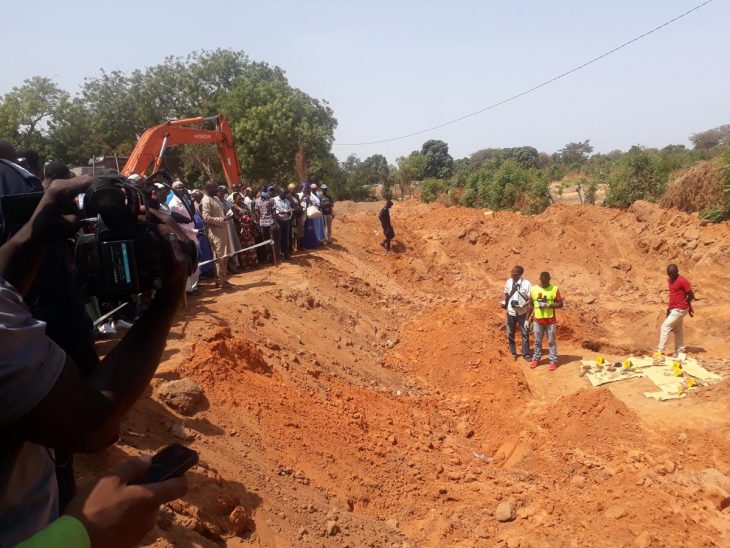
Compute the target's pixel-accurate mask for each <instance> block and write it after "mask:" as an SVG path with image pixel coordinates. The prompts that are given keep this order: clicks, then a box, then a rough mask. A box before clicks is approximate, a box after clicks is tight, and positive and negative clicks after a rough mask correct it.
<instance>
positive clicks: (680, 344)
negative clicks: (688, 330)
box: [657, 264, 695, 359]
mask: <svg viewBox="0 0 730 548" xmlns="http://www.w3.org/2000/svg"><path fill="white" fill-rule="evenodd" d="M667 276H669V279H668V280H667V282H668V283H669V304H668V305H667V318H666V319H665V320H664V323H663V324H662V329H661V332H660V334H659V346H658V347H657V356H660V355H661V356H663V355H664V347H665V346H666V345H667V339H668V338H669V333H671V332H672V331H674V346H675V348H676V354H679V353H681V352H684V331H683V328H682V320H684V317H685V316H686V315H687V314H689V315H690V316H693V315H694V311H693V310H692V301H693V300H694V298H695V294H694V292H693V291H692V286H691V285H690V284H689V280H688V279H687V278H685V277H684V276H680V275H679V268H677V265H676V264H670V265H669V266H668V267H667ZM662 359H663V358H662Z"/></svg>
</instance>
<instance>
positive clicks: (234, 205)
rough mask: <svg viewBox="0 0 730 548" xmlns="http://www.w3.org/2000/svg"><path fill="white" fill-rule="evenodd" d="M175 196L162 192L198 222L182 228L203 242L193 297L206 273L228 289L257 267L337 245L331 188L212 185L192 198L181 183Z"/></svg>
mask: <svg viewBox="0 0 730 548" xmlns="http://www.w3.org/2000/svg"><path fill="white" fill-rule="evenodd" d="M172 189H173V190H172V192H169V191H168V190H167V188H166V187H161V189H160V193H161V194H160V195H159V196H157V198H158V199H159V200H160V202H161V203H163V204H166V205H167V206H168V207H170V209H171V210H172V211H176V212H178V213H179V214H181V215H187V213H186V211H187V210H186V207H185V201H190V202H191V203H189V204H187V205H188V206H190V207H192V209H193V211H194V219H193V220H192V222H190V223H183V227H184V229H185V230H186V233H187V234H188V235H189V236H190V238H191V239H193V240H194V241H196V242H197V243H198V246H199V249H200V257H201V262H202V263H203V265H202V266H201V268H200V271H199V272H197V273H195V274H194V275H193V276H192V277H191V279H190V280H189V281H188V282H189V283H188V288H187V290H188V292H189V293H193V294H195V293H196V292H197V287H198V286H197V280H198V277H199V276H200V275H201V274H203V275H204V274H206V273H208V272H211V273H214V274H215V279H216V285H217V286H219V287H226V286H228V285H230V284H229V282H228V277H229V276H230V275H233V274H237V273H238V272H240V271H241V270H242V269H245V268H248V267H252V266H255V265H258V264H265V263H272V262H274V263H275V262H278V261H279V260H288V259H290V258H291V257H292V255H293V254H295V253H299V252H302V251H304V250H305V249H315V248H317V247H320V246H322V245H327V244H330V243H331V242H332V220H333V218H334V199H333V198H332V196H331V195H330V194H329V189H328V188H327V185H326V184H323V185H321V186H318V185H316V184H308V183H301V185H300V186H299V187H297V186H296V185H294V184H290V185H288V186H280V187H276V186H274V185H267V186H264V187H262V188H259V189H256V190H254V189H253V188H251V187H247V188H245V189H243V190H240V189H239V187H237V186H234V187H233V189H232V191H229V189H228V187H227V186H224V185H217V184H216V183H214V182H209V183H207V184H206V185H205V188H204V190H200V189H194V190H193V191H192V192H190V193H188V191H187V189H186V187H185V184H184V183H183V182H182V181H180V180H179V179H178V180H176V181H175V182H174V183H173V184H172Z"/></svg>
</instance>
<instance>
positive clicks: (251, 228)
mask: <svg viewBox="0 0 730 548" xmlns="http://www.w3.org/2000/svg"><path fill="white" fill-rule="evenodd" d="M231 198H232V199H233V203H232V204H231V211H233V222H234V223H235V224H236V232H237V233H238V241H239V242H240V243H241V249H246V248H247V247H251V246H252V245H255V244H256V231H257V230H258V225H256V221H255V220H254V218H253V215H252V214H251V210H250V209H249V208H248V207H247V206H246V202H244V199H243V194H241V193H240V192H234V193H233V195H232V196H231ZM258 263H259V259H258V256H257V255H256V250H255V249H249V250H248V251H242V252H241V253H239V254H238V264H239V265H241V266H253V265H257V264H258Z"/></svg>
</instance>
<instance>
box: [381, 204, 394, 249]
mask: <svg viewBox="0 0 730 548" xmlns="http://www.w3.org/2000/svg"><path fill="white" fill-rule="evenodd" d="M391 207H393V200H388V201H387V202H385V206H384V207H383V209H381V210H380V213H378V219H380V224H381V225H382V226H383V234H384V235H385V240H383V241H382V242H381V243H380V245H382V246H383V248H384V249H385V250H386V251H387V252H388V253H393V250H392V249H391V248H390V241H391V240H392V239H393V238H395V230H393V225H392V224H390V208H391Z"/></svg>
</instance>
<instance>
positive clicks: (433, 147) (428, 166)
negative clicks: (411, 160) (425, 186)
mask: <svg viewBox="0 0 730 548" xmlns="http://www.w3.org/2000/svg"><path fill="white" fill-rule="evenodd" d="M421 155H422V156H423V157H424V158H425V166H424V168H423V174H422V177H433V178H436V179H448V178H449V177H451V175H452V174H453V172H454V159H453V158H452V157H451V155H450V154H449V145H447V144H446V143H445V142H444V141H438V140H436V139H431V140H430V141H426V142H425V143H423V146H422V147H421Z"/></svg>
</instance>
